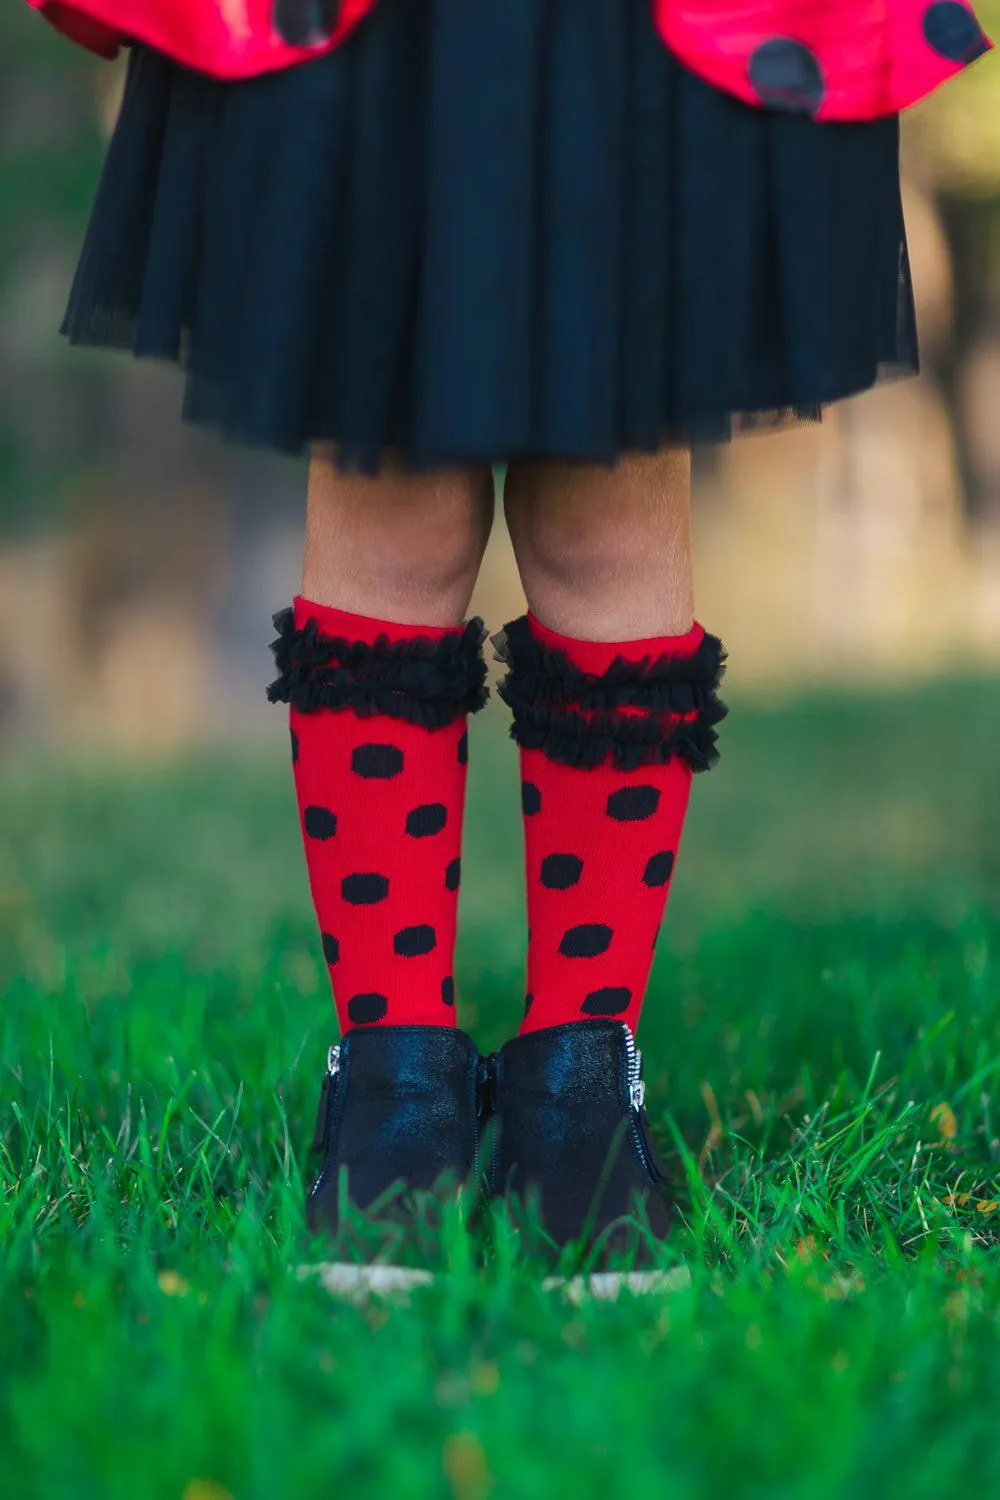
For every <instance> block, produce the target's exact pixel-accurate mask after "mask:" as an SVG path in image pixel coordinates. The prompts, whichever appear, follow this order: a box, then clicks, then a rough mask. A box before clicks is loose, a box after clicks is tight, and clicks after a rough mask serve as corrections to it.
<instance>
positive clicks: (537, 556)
mask: <svg viewBox="0 0 1000 1500" xmlns="http://www.w3.org/2000/svg"><path fill="white" fill-rule="evenodd" d="M504 509H505V515H506V519H507V525H508V528H509V531H510V536H511V542H512V545H513V547H514V551H515V554H516V557H517V563H518V568H519V570H520V574H521V581H522V584H523V586H524V590H525V593H526V595H527V597H528V601H529V604H530V605H531V607H532V609H533V610H534V612H535V613H536V614H538V615H539V616H540V617H541V618H543V619H545V620H546V622H547V623H549V624H550V625H552V626H553V628H555V629H561V630H565V631H566V632H567V633H568V634H574V633H576V634H579V635H581V636H591V637H593V638H594V639H600V638H602V637H603V638H605V639H627V638H629V632H632V633H634V634H635V635H636V636H639V635H654V634H659V633H673V632H674V631H678V632H679V631H683V630H685V629H687V628H688V626H689V625H690V621H691V614H692V611H693V602H692V597H691V596H692V588H691V539H690V460H689V455H688V453H687V452H686V450H683V449H669V450H664V452H663V453H660V454H651V455H640V456H630V457H628V458H624V459H622V460H620V461H619V462H618V463H616V464H615V465H613V466H607V467H604V466H599V465H584V464H568V463H530V464H520V465H516V466H513V467H512V469H511V471H510V472H509V473H508V477H507V484H506V486H505V490H504Z"/></svg>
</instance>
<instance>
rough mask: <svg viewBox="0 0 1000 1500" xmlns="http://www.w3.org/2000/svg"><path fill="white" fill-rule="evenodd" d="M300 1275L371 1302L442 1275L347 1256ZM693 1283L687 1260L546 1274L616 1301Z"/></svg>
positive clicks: (578, 1297)
mask: <svg viewBox="0 0 1000 1500" xmlns="http://www.w3.org/2000/svg"><path fill="white" fill-rule="evenodd" d="M299 1276H300V1278H301V1279H303V1280H305V1279H307V1278H308V1277H311V1276H315V1277H318V1278H319V1280H320V1282H321V1283H322V1285H323V1287H324V1288H325V1289H326V1291H328V1292H329V1293H330V1295H331V1297H338V1298H340V1299H341V1300H342V1301H345V1302H367V1301H368V1300H369V1299H370V1298H371V1297H382V1298H393V1297H403V1298H405V1297H406V1296H408V1294H409V1293H410V1292H412V1291H414V1290H415V1289H416V1288H418V1287H424V1286H433V1285H434V1283H435V1281H436V1280H437V1278H436V1277H435V1275H434V1273H433V1272H432V1271H423V1270H419V1269H417V1268H415V1267H409V1266H364V1265H352V1264H351V1263H349V1262H346V1261H326V1262H323V1263H321V1264H319V1265H315V1266H300V1268H299ZM690 1285H691V1272H690V1271H689V1270H688V1268H687V1266H674V1267H672V1268H671V1270H669V1271H595V1272H594V1273H593V1274H592V1275H590V1276H573V1277H570V1279H569V1280H568V1281H567V1279H566V1278H565V1277H564V1276H547V1277H546V1278H545V1280H544V1281H543V1282H542V1290H543V1291H546V1292H561V1293H562V1295H563V1296H564V1297H565V1298H566V1300H567V1301H569V1302H576V1303H579V1302H583V1301H585V1300H586V1298H588V1297H593V1298H594V1299H595V1300H597V1301H600V1302H614V1301H616V1300H617V1298H618V1297H619V1295H620V1294H621V1293H622V1292H628V1293H629V1294H630V1295H631V1296H633V1297H648V1296H655V1295H657V1294H659V1295H662V1294H663V1293H665V1292H676V1291H681V1290H683V1289H684V1288H686V1287H689V1286H690Z"/></svg>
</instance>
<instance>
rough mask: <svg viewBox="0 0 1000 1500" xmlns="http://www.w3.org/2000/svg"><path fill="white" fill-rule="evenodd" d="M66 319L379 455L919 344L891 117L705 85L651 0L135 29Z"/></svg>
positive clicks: (740, 393) (714, 421)
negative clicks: (312, 54) (296, 40)
mask: <svg viewBox="0 0 1000 1500" xmlns="http://www.w3.org/2000/svg"><path fill="white" fill-rule="evenodd" d="M64 331H65V332H66V333H67V334H68V335H69V337H70V338H71V339H72V340H74V341H75V342H78V343H86V344H100V345H110V346H114V347H120V348H124V349H128V350H131V351H132V352H133V353H135V354H137V355H142V356H156V357H160V358H166V359H170V360H176V361H178V362H180V363H181V364H182V365H183V367H184V369H185V371H186V396H185V415H186V416H187V417H188V418H189V419H191V420H193V421H195V422H199V423H206V424H211V425H214V426H217V427H219V428H221V429H222V430H223V431H224V432H225V433H226V435H227V436H228V437H230V438H232V439H234V440H236V441H239V442H243V443H248V444H251V445H255V446H267V447H273V448H277V449H280V450H283V451H287V452H298V451H301V450H302V449H303V448H304V447H305V446H306V445H308V444H309V443H310V442H311V441H314V440H323V441H330V442H334V443H336V444H338V445H339V450H340V457H341V461H342V462H343V463H345V464H348V465H357V466H360V467H363V468H373V467H375V466H376V465H377V463H378V460H379V455H380V453H381V451H382V450H383V449H384V448H386V447H392V448H395V449H398V450H401V451H403V452H404V453H405V454H407V455H408V456H409V458H410V460H411V461H412V462H415V463H421V464H423V463H435V462H448V461H452V460H458V459H490V460H495V461H501V460H504V459H511V458H515V457H519V456H527V455H536V456H538V455H551V456H556V457H577V458H586V459H597V460H609V459H611V458H613V457H614V456H615V455H616V454H617V453H619V452H621V451H623V450H628V449H653V448H656V447H658V446H660V445H661V444H662V443H663V442H665V441H668V440H672V439H676V440H686V439H702V440H704V439H722V438H726V437H729V436H731V435H732V433H733V432H734V431H738V430H741V429H744V428H746V427H748V426H749V427H753V426H759V425H763V424H771V423H774V422H780V421H784V420H789V419H796V418H807V417H814V416H817V415H818V414H819V412H820V410H821V408H822V407H823V405H825V404H826V403H828V402H831V401H834V400H836V399H838V398H840V397H842V396H846V395H849V394H851V393H854V392H856V391H860V390H863V389H865V388H866V387H868V386H871V385H873V384H874V383H875V382H876V381H878V380H879V379H881V378H883V377H885V376H887V375H891V374H901V373H909V372H911V371H913V370H914V369H915V368H916V363H917V352H916V334H915V327H914V315H913V300H912V292H911V287H910V279H909V266H908V261H907V255H906V241H905V234H904V229H903V221H902V212H901V208H900V198H899V174H898V122H897V121H896V120H895V119H890V120H883V121H879V122H876V123H865V124H827V125H817V124H815V123H812V122H810V121H809V120H807V119H805V118H802V117H797V116H791V115H783V114H779V113H772V112H768V111H764V110H759V109H753V108H751V107H749V106H747V105H744V104H742V103H740V102H738V101H736V100H734V99H732V98H730V97H728V96H726V95H723V94H721V93H718V92H717V91H715V90H714V89H712V88H711V87H710V86H709V85H707V84H705V83H703V82H701V81H699V80H698V79H697V78H695V77H694V76H693V75H691V74H690V73H688V72H687V71H686V70H685V69H684V68H682V67H681V66H680V65H679V64H678V63H676V62H675V61H674V59H673V58H672V57H671V56H670V55H669V54H668V53H667V51H666V50H665V48H664V47H663V44H662V43H661V41H660V40H659V38H658V36H657V35H656V33H655V31H654V29H653V24H652V20H651V15H650V4H649V0H544V3H539V0H505V3H504V5H503V6H502V7H497V5H496V3H495V0H420V3H414V0H382V3H381V4H380V5H379V7H377V9H376V11H375V13H374V14H373V15H372V16H371V18H370V19H369V20H367V21H366V22H365V23H364V24H363V25H362V26H361V28H360V29H359V30H358V31H357V33H355V35H354V36H353V37H352V38H351V40H350V41H348V42H347V43H346V44H345V45H344V46H343V47H341V48H340V49H338V50H337V51H336V52H334V53H332V54H331V55H329V56H327V57H325V58H322V59H320V60H318V61H316V62H311V63H307V64H305V65H304V66H302V67H298V68H295V69H291V70H289V71H286V72H283V73H279V74H274V75H270V76H267V77H264V78H259V79H254V80H252V81H250V82H245V83H234V84H222V83H217V82H213V81H212V80H210V79H208V78H205V77H202V76H200V75H198V74H195V73H192V72H190V71H187V70H184V69H182V68H180V67H177V66H176V65H174V64H172V63H171V62H169V61H167V60H166V59H164V58H163V57H161V56H159V55H157V54H155V53H152V52H149V51H141V50H139V51H136V52H134V53H133V54H132V57H131V59H130V64H129V70H128V79H127V85H126V92H125V99H124V103H123V107H122V111H121V116H120V119H119V123H118V127H117V129H116V132H115V135H114V138H113V140H112V143H111V146H110V149H109V153H108V157H107V163H106V166H105V170H104V173H103V176H102V180H101V184H100V188H99V191H98V195H97V200H96V204H95V208H94V213H93V218H92V222H91V225H90V229H89V233H88V236H87V240H86V244H85V247H84V250H83V254H82V257H81V261H80V265H79V269H78V272H77V275H76V279H75V283H74V286H73V290H72V294H71V298H70V304H69V308H68V311H67V314H66V319H65V324H64Z"/></svg>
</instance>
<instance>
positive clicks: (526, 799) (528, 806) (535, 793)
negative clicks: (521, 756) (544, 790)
mask: <svg viewBox="0 0 1000 1500" xmlns="http://www.w3.org/2000/svg"><path fill="white" fill-rule="evenodd" d="M541 810H542V794H541V792H540V791H539V790H538V788H537V786H536V785H535V783H534V782H533V781H522V782H521V811H522V812H523V813H524V815H525V817H526V818H530V817H533V816H534V814H535V813H539V812H541Z"/></svg>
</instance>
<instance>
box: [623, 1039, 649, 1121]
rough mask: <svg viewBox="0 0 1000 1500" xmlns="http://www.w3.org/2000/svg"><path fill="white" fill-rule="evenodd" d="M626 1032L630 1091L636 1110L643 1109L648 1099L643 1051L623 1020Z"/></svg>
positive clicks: (633, 1106)
mask: <svg viewBox="0 0 1000 1500" xmlns="http://www.w3.org/2000/svg"><path fill="white" fill-rule="evenodd" d="M622 1030H623V1031H624V1033H625V1051H626V1052H627V1053H628V1093H629V1098H630V1099H631V1101H632V1108H633V1109H634V1110H637V1111H638V1110H640V1109H642V1106H643V1104H644V1103H645V1101H646V1085H645V1083H644V1082H643V1078H642V1053H641V1052H640V1051H639V1048H638V1047H637V1046H636V1045H635V1037H634V1036H633V1035H632V1030H631V1028H630V1027H629V1026H626V1025H625V1023H624V1022H622Z"/></svg>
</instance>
